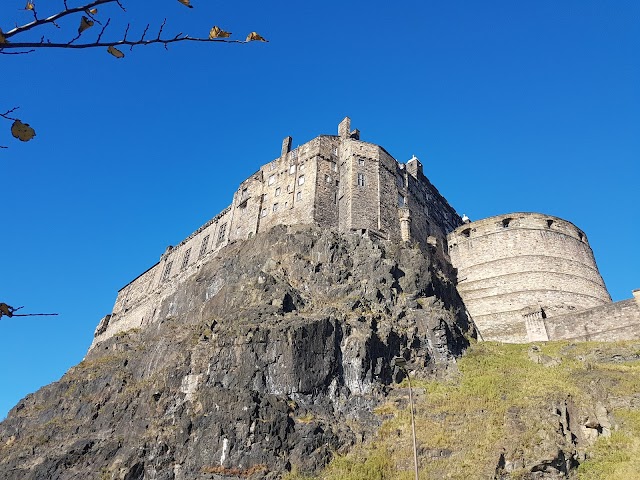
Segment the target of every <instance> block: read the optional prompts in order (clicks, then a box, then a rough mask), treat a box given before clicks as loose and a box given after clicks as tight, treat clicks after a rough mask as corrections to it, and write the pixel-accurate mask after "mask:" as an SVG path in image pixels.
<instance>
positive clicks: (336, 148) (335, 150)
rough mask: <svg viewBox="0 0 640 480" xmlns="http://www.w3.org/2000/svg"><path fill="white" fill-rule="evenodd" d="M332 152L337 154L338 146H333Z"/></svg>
mask: <svg viewBox="0 0 640 480" xmlns="http://www.w3.org/2000/svg"><path fill="white" fill-rule="evenodd" d="M333 154H334V155H337V154H338V147H334V148H333Z"/></svg>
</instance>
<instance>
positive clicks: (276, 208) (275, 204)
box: [273, 203, 278, 212]
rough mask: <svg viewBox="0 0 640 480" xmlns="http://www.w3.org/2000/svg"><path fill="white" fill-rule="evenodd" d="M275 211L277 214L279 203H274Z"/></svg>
mask: <svg viewBox="0 0 640 480" xmlns="http://www.w3.org/2000/svg"><path fill="white" fill-rule="evenodd" d="M273 211H274V212H277V211H278V204H277V203H274V204H273Z"/></svg>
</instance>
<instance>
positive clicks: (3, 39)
mask: <svg viewBox="0 0 640 480" xmlns="http://www.w3.org/2000/svg"><path fill="white" fill-rule="evenodd" d="M2 43H7V39H6V38H5V36H4V35H3V34H2V29H1V28H0V44H2Z"/></svg>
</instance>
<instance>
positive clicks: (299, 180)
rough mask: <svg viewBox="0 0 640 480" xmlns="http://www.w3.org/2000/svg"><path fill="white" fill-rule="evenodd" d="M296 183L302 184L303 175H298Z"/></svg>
mask: <svg viewBox="0 0 640 480" xmlns="http://www.w3.org/2000/svg"><path fill="white" fill-rule="evenodd" d="M298 185H304V175H300V176H299V177H298Z"/></svg>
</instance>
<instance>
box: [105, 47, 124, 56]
mask: <svg viewBox="0 0 640 480" xmlns="http://www.w3.org/2000/svg"><path fill="white" fill-rule="evenodd" d="M107 52H109V53H110V54H111V55H113V56H114V57H116V58H123V57H124V53H122V52H121V51H120V50H118V49H117V48H116V47H114V46H113V45H109V46H108V47H107Z"/></svg>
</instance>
